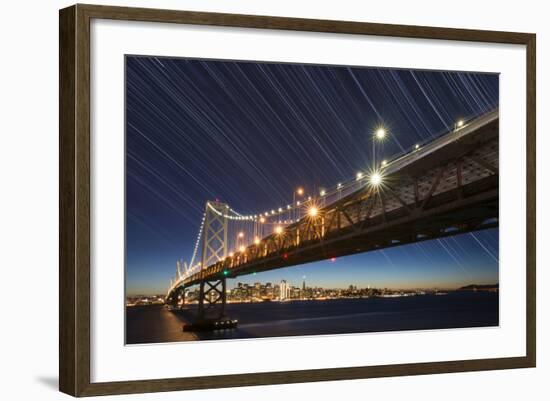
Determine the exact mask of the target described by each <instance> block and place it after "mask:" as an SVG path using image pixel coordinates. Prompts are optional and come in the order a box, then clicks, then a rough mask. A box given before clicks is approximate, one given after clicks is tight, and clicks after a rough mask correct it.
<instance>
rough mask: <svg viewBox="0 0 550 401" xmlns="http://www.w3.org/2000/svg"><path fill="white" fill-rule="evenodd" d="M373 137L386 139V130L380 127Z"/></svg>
mask: <svg viewBox="0 0 550 401" xmlns="http://www.w3.org/2000/svg"><path fill="white" fill-rule="evenodd" d="M374 135H375V136H376V139H378V140H382V139H384V138H385V137H386V130H385V129H384V128H383V127H380V128H378V129H377V130H376V132H375V133H374Z"/></svg>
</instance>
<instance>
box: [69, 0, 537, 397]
mask: <svg viewBox="0 0 550 401" xmlns="http://www.w3.org/2000/svg"><path fill="white" fill-rule="evenodd" d="M94 18H99V19H111V20H128V21H148V22H165V23H176V24H178V23H179V24H196V25H211V26H224V27H242V28H269V29H280V30H290V31H309V32H325V33H346V34H356V35H375V36H391V37H401V38H421V39H440V40H453V41H477V42H491V43H505V44H520V45H525V46H526V54H527V58H526V60H525V62H526V71H527V84H526V87H527V93H526V98H527V119H526V122H525V123H526V130H527V131H526V132H527V177H526V179H527V193H526V197H527V198H526V200H527V231H526V232H527V243H526V249H527V260H526V274H527V276H526V284H527V287H526V294H527V299H526V307H527V310H526V316H527V319H526V327H525V332H526V350H527V353H526V356H524V357H511V358H494V359H476V360H462V361H441V362H430V363H411V364H399V365H382V366H366V367H348V368H330V369H316V370H305V371H300V370H299V371H281V372H273V373H261V372H259V373H251V374H231V375H223V376H202V377H189V378H185V377H183V378H174V379H155V380H136V381H122V382H101V383H92V382H91V381H90V361H91V357H90V339H91V336H90V21H91V20H92V19H94ZM59 29H60V40H59V48H60V53H59V56H60V71H59V73H60V75H59V82H60V84H59V85H60V86H59V92H60V103H59V124H60V142H59V150H60V169H59V179H60V186H59V188H60V192H59V197H60V201H59V216H60V220H59V225H60V237H59V246H60V248H59V255H60V266H59V269H60V270H59V274H60V282H59V283H60V286H59V288H60V291H59V317H60V323H59V324H60V325H59V358H60V361H59V388H60V390H61V391H62V392H64V393H67V394H70V395H73V396H94V395H105V394H123V393H143V392H156V391H173V390H188V389H205V388H220V387H234V386H251V385H264V384H281V383H297V382H314V381H324V380H343V379H363V378H373V377H388V376H400V375H420V374H433V373H447V372H463V371H480V370H492V369H510V368H525V367H534V366H535V361H536V357H535V355H536V315H535V300H536V294H535V289H536V288H535V287H536V286H535V284H536V279H535V246H536V237H535V235H536V234H535V158H536V156H535V120H536V106H535V101H536V94H535V64H536V63H535V46H536V45H535V41H536V37H535V35H534V34H530V33H513V32H495V31H482V30H466V29H450V28H434V27H420V26H404V25H390V24H373V23H362V22H347V21H328V20H313V19H298V18H282V17H267V16H252V15H236V14H218V13H202V12H191V11H170V10H155V9H141V8H125V7H109V6H95V5H80V4H79V5H74V6H72V7H68V8H65V9H62V10H61V11H60V15H59Z"/></svg>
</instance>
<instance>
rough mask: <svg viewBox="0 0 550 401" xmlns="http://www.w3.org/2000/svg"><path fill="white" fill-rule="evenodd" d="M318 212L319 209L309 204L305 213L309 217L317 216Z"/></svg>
mask: <svg viewBox="0 0 550 401" xmlns="http://www.w3.org/2000/svg"><path fill="white" fill-rule="evenodd" d="M318 212H319V210H318V209H317V208H316V207H315V206H311V207H310V208H309V210H308V212H307V213H308V214H309V216H310V217H315V216H317V213H318Z"/></svg>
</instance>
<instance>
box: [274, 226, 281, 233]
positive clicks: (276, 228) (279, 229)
mask: <svg viewBox="0 0 550 401" xmlns="http://www.w3.org/2000/svg"><path fill="white" fill-rule="evenodd" d="M282 233H283V227H281V226H277V227H275V234H282Z"/></svg>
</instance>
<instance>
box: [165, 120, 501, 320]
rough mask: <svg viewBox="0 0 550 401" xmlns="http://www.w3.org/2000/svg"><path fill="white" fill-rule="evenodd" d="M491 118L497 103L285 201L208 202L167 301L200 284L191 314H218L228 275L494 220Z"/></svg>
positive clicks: (179, 300)
mask: <svg viewBox="0 0 550 401" xmlns="http://www.w3.org/2000/svg"><path fill="white" fill-rule="evenodd" d="M498 123H499V118H498V110H494V111H491V112H489V113H487V114H484V115H482V116H479V117H477V118H475V119H472V120H470V121H468V122H461V123H460V124H459V126H455V127H454V128H453V129H452V130H450V131H449V132H448V133H446V134H444V135H442V136H440V137H438V138H437V139H435V140H432V141H431V142H428V143H424V144H418V145H416V146H415V147H414V148H413V149H412V151H411V152H409V153H407V154H403V155H400V156H398V157H395V158H394V159H392V160H382V161H380V163H379V164H378V166H377V165H374V166H373V167H372V168H371V169H370V171H365V172H360V173H357V176H356V177H354V179H353V180H350V181H348V182H346V183H338V184H337V185H336V186H335V187H334V188H332V189H321V190H320V191H319V193H318V194H317V195H316V196H310V197H306V196H303V197H300V198H299V199H298V200H296V199H294V200H293V202H292V204H289V205H287V206H286V207H279V208H276V209H273V210H271V211H266V212H262V213H255V214H251V215H243V214H239V213H237V212H236V211H234V210H233V209H232V208H231V207H230V206H229V205H227V204H225V203H222V202H219V201H209V202H207V203H206V207H205V212H204V215H203V220H202V224H201V227H200V230H199V235H198V238H197V242H196V244H195V249H194V254H193V258H192V260H191V263H190V264H189V265H188V266H186V268H183V266H182V265H181V264H180V263H178V267H177V274H176V277H175V278H174V279H173V280H172V281H171V284H170V287H169V289H168V291H167V294H166V298H165V302H166V304H168V305H172V306H176V307H177V306H181V305H183V304H185V290H186V288H188V287H190V286H194V285H199V286H200V290H199V299H198V304H199V305H198V313H199V316H198V317H199V320H205V319H214V320H215V319H220V318H222V317H223V316H224V311H225V303H226V296H225V294H226V279H228V278H235V277H238V276H243V275H247V274H252V273H259V272H263V271H267V270H273V269H280V268H284V267H289V266H293V265H300V264H303V263H308V262H314V261H318V260H323V259H331V258H336V257H340V256H345V255H351V254H355V253H361V252H369V251H373V250H380V249H384V248H388V247H393V246H399V245H403V244H408V243H413V242H419V241H425V240H430V239H435V238H441V237H445V236H451V235H456V234H460V233H465V232H471V231H476V230H482V229H486V228H491V227H497V226H498V217H499V201H498V193H499V175H498V161H499V156H498V152H499V147H498ZM232 225H234V226H236V227H237V228H236V234H235V232H232V228H231V226H232ZM199 253H200V256H201V257H200V261H198V262H196V263H195V260H196V259H197V255H198V254H199Z"/></svg>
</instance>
